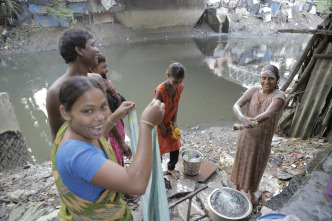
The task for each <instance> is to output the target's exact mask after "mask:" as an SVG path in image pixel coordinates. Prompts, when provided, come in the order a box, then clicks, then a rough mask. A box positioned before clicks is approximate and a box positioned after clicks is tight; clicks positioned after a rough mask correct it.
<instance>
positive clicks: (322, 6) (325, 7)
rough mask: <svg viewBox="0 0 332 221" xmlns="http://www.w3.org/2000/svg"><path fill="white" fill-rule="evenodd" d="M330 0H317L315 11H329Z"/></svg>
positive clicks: (331, 0)
mask: <svg viewBox="0 0 332 221" xmlns="http://www.w3.org/2000/svg"><path fill="white" fill-rule="evenodd" d="M331 3H332V0H317V2H316V4H317V12H326V13H327V12H329V7H330V6H331Z"/></svg>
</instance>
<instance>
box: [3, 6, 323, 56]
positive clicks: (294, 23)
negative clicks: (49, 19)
mask: <svg viewBox="0 0 332 221" xmlns="http://www.w3.org/2000/svg"><path fill="white" fill-rule="evenodd" d="M227 16H228V18H229V20H230V28H229V33H228V34H229V35H234V36H239V37H250V36H268V35H275V34H278V33H277V30H278V29H315V28H316V27H317V25H318V24H320V23H321V22H322V21H323V18H322V17H320V16H318V15H315V14H311V13H302V14H297V15H294V17H293V18H292V19H291V20H290V21H289V22H286V21H285V20H284V19H282V18H278V17H277V18H272V20H271V21H270V22H264V21H263V20H262V19H260V18H258V17H256V16H254V15H250V14H247V13H235V12H229V13H228V15H227ZM72 27H74V28H83V29H86V30H88V31H89V32H90V33H91V34H92V35H93V36H94V37H95V40H96V43H97V46H98V47H99V48H100V49H101V48H102V47H104V46H108V45H110V44H116V43H127V44H131V43H134V42H138V41H150V40H156V39H172V38H181V37H189V38H194V37H195V38H204V37H207V36H216V35H221V34H219V33H216V32H214V31H213V30H212V29H211V28H210V26H209V25H208V24H207V23H206V22H205V21H204V20H203V22H202V23H199V24H197V25H196V26H195V27H194V28H186V29H175V30H156V31H149V32H143V31H133V30H131V29H128V28H126V27H123V26H121V25H120V24H119V23H114V24H112V23H104V24H97V25H95V24H90V23H88V22H87V21H81V22H77V23H76V24H75V25H73V26H72ZM67 28H71V27H38V26H36V24H34V25H29V24H26V23H24V24H23V25H22V26H19V27H12V28H10V30H9V33H10V38H11V39H12V41H11V42H10V43H9V44H8V45H7V46H6V47H2V48H0V52H1V55H3V56H6V55H11V54H25V53H35V52H41V51H52V50H58V41H59V37H60V35H61V33H62V32H63V31H64V30H65V29H67ZM286 35H287V34H286ZM292 35H294V34H292Z"/></svg>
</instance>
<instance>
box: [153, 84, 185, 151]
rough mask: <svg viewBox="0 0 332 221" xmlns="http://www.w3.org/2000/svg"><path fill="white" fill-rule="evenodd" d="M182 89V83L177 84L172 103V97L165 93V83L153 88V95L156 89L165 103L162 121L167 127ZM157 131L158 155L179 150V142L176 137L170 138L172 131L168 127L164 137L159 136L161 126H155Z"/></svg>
mask: <svg viewBox="0 0 332 221" xmlns="http://www.w3.org/2000/svg"><path fill="white" fill-rule="evenodd" d="M182 90H183V83H181V84H179V86H178V90H177V92H176V94H175V96H174V104H172V103H173V102H172V98H171V97H169V96H168V94H167V91H166V88H165V83H161V84H159V85H158V87H157V88H156V89H155V92H154V96H156V91H158V92H159V93H160V94H161V97H162V98H163V102H164V103H165V114H164V119H163V122H164V124H165V125H166V127H167V128H168V127H169V122H170V121H171V120H172V119H173V117H174V114H175V113H176V110H177V108H178V105H179V101H180V96H181V93H182ZM157 132H158V140H159V147H160V155H163V154H165V153H169V152H173V151H176V150H180V147H181V142H180V140H178V139H174V138H172V131H171V130H170V129H168V131H167V135H166V136H165V137H163V136H161V127H160V126H159V125H158V128H157Z"/></svg>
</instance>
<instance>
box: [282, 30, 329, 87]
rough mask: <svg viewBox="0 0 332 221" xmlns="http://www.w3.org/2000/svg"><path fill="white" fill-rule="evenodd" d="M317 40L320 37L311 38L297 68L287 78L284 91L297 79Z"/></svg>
mask: <svg viewBox="0 0 332 221" xmlns="http://www.w3.org/2000/svg"><path fill="white" fill-rule="evenodd" d="M322 28H323V27H322V26H319V25H318V26H317V29H322ZM317 38H318V35H314V36H312V37H311V39H310V41H309V42H308V44H307V46H306V47H305V49H304V51H303V53H302V56H301V58H300V60H299V61H298V62H297V64H296V66H295V68H294V69H293V72H292V73H291V75H290V76H289V77H288V78H287V80H286V82H285V83H284V85H283V86H282V88H281V90H282V91H286V89H287V88H288V86H289V85H290V83H292V81H293V78H294V77H295V75H296V74H297V72H298V71H299V69H300V67H301V66H302V63H303V61H304V60H305V59H306V58H307V55H308V53H309V51H310V50H311V48H312V46H313V44H314V43H315V41H316V40H317Z"/></svg>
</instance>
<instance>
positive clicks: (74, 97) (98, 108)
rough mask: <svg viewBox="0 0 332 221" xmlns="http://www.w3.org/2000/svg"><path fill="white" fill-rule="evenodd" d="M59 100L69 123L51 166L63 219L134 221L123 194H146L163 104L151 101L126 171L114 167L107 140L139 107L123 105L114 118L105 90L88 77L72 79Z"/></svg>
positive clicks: (57, 142)
mask: <svg viewBox="0 0 332 221" xmlns="http://www.w3.org/2000/svg"><path fill="white" fill-rule="evenodd" d="M59 100H60V103H61V105H60V113H61V116H62V117H63V118H64V119H65V120H66V123H65V124H64V125H63V126H62V127H61V128H60V129H59V132H58V134H57V137H56V139H55V141H54V142H55V143H54V145H53V151H52V162H53V175H54V178H55V183H56V186H57V188H58V192H59V195H60V197H61V199H62V209H61V211H60V218H61V217H62V218H63V217H65V219H69V218H72V219H99V218H101V217H104V218H105V217H107V218H111V217H112V218H114V219H116V220H118V219H119V220H131V219H132V216H131V214H130V212H129V210H128V207H127V205H125V203H124V202H123V201H121V199H120V192H122V193H127V194H130V195H142V194H144V192H145V189H146V187H147V185H148V181H149V178H150V173H151V168H152V159H153V157H152V133H151V132H152V129H153V127H154V125H157V124H159V123H160V122H161V121H162V118H163V115H164V109H165V106H164V104H163V103H160V101H157V100H153V101H152V102H151V103H150V104H149V105H148V106H147V107H146V108H145V110H144V111H143V113H142V116H141V121H140V130H139V139H138V145H137V152H136V154H135V157H134V158H133V161H132V163H131V164H130V165H129V167H127V168H124V167H121V166H120V165H119V164H117V163H116V159H115V156H114V153H113V151H112V148H110V146H109V145H108V143H107V141H106V140H105V138H104V137H103V134H104V132H105V130H110V129H111V128H112V126H113V125H115V122H118V121H119V120H120V119H122V118H123V117H125V116H126V115H127V113H128V111H129V110H130V109H132V108H133V107H134V105H135V104H134V103H132V102H128V101H125V102H123V103H122V104H121V106H120V107H118V109H117V110H116V111H115V112H114V113H112V114H111V115H110V110H109V107H108V102H107V98H106V95H105V91H104V89H103V87H102V86H101V85H100V84H99V83H98V82H97V81H95V80H94V79H92V78H89V77H72V78H70V79H69V80H68V81H67V82H66V83H64V84H63V86H62V87H61V89H60V94H59ZM133 184H135V185H133ZM68 217H69V218H68ZM121 217H122V218H121Z"/></svg>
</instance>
